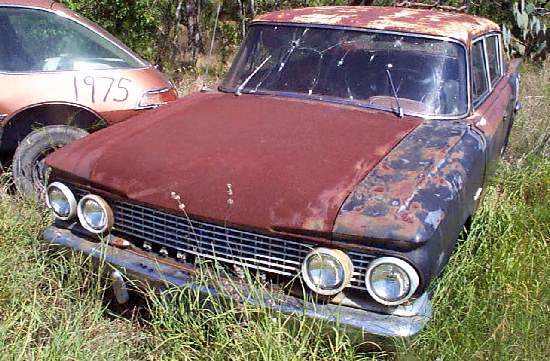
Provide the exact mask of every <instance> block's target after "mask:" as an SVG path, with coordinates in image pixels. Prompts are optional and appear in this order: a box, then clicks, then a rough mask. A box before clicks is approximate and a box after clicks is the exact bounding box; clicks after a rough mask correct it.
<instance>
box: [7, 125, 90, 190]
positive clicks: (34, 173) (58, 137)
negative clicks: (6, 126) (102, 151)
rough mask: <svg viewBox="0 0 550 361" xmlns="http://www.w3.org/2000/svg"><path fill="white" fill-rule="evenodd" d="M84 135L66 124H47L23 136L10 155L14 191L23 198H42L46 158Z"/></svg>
mask: <svg viewBox="0 0 550 361" xmlns="http://www.w3.org/2000/svg"><path fill="white" fill-rule="evenodd" d="M86 135H88V132H87V131H85V130H83V129H80V128H75V127H71V126H67V125H49V126H46V127H43V128H40V129H37V130H35V131H33V132H31V133H30V134H29V135H27V136H26V137H25V139H23V141H21V143H20V144H19V146H18V147H17V149H16V151H15V154H14V156H13V163H12V164H13V181H14V183H15V187H16V188H17V190H18V191H19V192H20V193H21V194H23V195H25V196H29V197H36V198H41V197H43V195H44V192H45V190H46V188H45V184H46V180H47V175H48V170H47V168H46V166H45V164H44V159H45V158H46V156H48V154H50V153H53V152H54V151H55V150H57V149H59V148H61V147H63V146H65V145H67V144H69V143H71V142H73V141H75V140H77V139H80V138H82V137H85V136H86Z"/></svg>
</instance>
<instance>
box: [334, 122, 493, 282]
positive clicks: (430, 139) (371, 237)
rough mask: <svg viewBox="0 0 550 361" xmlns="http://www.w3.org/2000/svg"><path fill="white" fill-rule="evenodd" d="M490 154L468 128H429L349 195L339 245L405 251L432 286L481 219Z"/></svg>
mask: <svg viewBox="0 0 550 361" xmlns="http://www.w3.org/2000/svg"><path fill="white" fill-rule="evenodd" d="M484 153H485V141H484V138H483V137H482V136H481V135H480V133H478V132H477V131H476V130H475V129H474V128H472V127H471V126H470V125H468V124H467V123H464V122H460V121H459V122H451V121H425V122H424V123H423V124H422V125H420V126H419V127H418V128H416V129H415V130H414V131H413V132H411V133H410V134H409V135H408V136H407V137H406V138H405V139H404V140H403V141H402V142H401V143H400V144H399V145H398V146H397V147H395V148H394V149H393V150H392V151H391V152H390V153H389V154H388V155H387V156H386V157H385V158H384V159H383V160H382V161H381V162H380V163H379V164H378V165H377V166H376V167H375V168H374V169H373V170H372V171H371V172H370V173H369V175H368V176H367V177H366V178H365V179H363V181H362V182H361V183H360V184H359V185H358V186H357V187H356V188H355V190H354V191H353V192H352V193H351V194H350V195H349V197H348V198H347V199H346V201H345V202H344V204H343V206H342V208H341V209H340V212H339V214H338V216H337V218H336V221H335V224H334V229H333V232H334V237H335V238H336V239H339V240H342V241H348V242H353V243H356V244H362V245H366V246H370V247H375V248H378V249H380V251H381V252H382V253H383V252H384V250H385V249H388V250H390V249H391V250H392V251H396V250H397V251H398V252H399V253H398V254H399V255H402V257H403V258H405V259H407V260H408V261H409V262H411V263H412V264H413V265H414V266H415V267H416V268H417V269H418V270H419V271H420V272H421V276H422V279H423V280H424V282H423V284H424V286H425V285H427V284H428V283H429V281H430V280H431V278H433V277H434V276H435V275H436V274H437V273H439V272H440V271H441V269H442V267H443V266H444V264H445V263H446V262H447V260H448V257H449V256H450V253H451V252H452V249H453V248H454V245H455V242H456V239H457V237H458V235H459V234H460V232H461V231H462V229H463V226H464V224H465V222H466V220H467V219H468V217H470V216H471V215H472V213H473V212H474V209H475V206H476V200H477V198H478V197H479V193H480V188H481V186H482V183H483V179H484V171H485V154H484ZM394 254H395V253H394Z"/></svg>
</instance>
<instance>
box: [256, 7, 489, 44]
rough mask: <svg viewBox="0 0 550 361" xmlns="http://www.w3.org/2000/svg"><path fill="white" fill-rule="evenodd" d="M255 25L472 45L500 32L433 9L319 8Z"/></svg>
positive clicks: (480, 22) (484, 22) (275, 15)
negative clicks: (375, 32) (357, 30)
mask: <svg viewBox="0 0 550 361" xmlns="http://www.w3.org/2000/svg"><path fill="white" fill-rule="evenodd" d="M253 22H256V23H257V22H276V23H297V24H314V25H332V26H345V27H354V28H364V29H374V30H386V31H397V32H408V33H416V34H422V35H431V36H441V37H448V38H453V39H456V40H459V41H461V42H462V43H464V44H466V45H469V44H470V43H471V42H472V40H473V39H474V38H476V37H477V36H479V35H483V34H485V33H488V32H493V31H500V28H499V27H498V25H497V24H495V23H494V22H492V21H491V20H488V19H485V18H482V17H478V16H473V15H467V14H463V13H459V12H450V11H442V10H432V9H415V8H405V7H383V6H319V7H310V8H301V9H292V10H281V11H275V12H271V13H267V14H263V15H260V16H258V17H256V18H255V19H254V21H253Z"/></svg>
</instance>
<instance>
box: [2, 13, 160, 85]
mask: <svg viewBox="0 0 550 361" xmlns="http://www.w3.org/2000/svg"><path fill="white" fill-rule="evenodd" d="M3 8H12V9H21V10H33V11H42V12H45V13H49V14H53V15H55V16H59V17H62V18H63V19H66V20H69V21H72V22H73V23H75V24H77V25H80V26H82V27H83V28H85V29H87V30H89V31H90V32H92V33H94V34H95V35H97V36H99V37H101V38H103V39H105V40H106V41H108V42H109V43H111V44H113V45H114V46H115V47H117V48H118V49H120V50H121V51H122V52H124V53H125V54H127V55H128V56H130V57H131V58H132V59H134V60H135V61H136V62H137V63H139V64H141V66H139V67H132V68H112V69H109V70H128V69H132V70H136V69H147V68H150V67H151V64H149V63H148V62H147V61H145V60H143V59H141V58H140V57H139V56H137V55H136V54H134V53H133V52H132V51H131V50H130V49H127V48H126V47H125V46H121V45H119V44H118V43H117V41H113V39H110V38H109V36H106V35H105V34H102V33H101V32H99V31H97V30H96V29H94V28H93V27H92V26H90V25H88V24H86V23H85V22H83V21H79V20H78V19H76V18H75V17H74V16H72V15H70V14H66V13H64V12H60V11H56V10H52V9H44V8H41V7H37V6H21V5H11V4H0V9H3ZM91 24H92V25H95V26H98V25H96V24H95V23H91ZM107 35H110V34H107ZM115 39H116V38H115ZM75 71H76V70H52V71H46V70H36V71H6V70H2V69H0V74H6V75H14V74H44V73H46V74H49V73H61V72H75Z"/></svg>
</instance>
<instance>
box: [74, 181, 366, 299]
mask: <svg viewBox="0 0 550 361" xmlns="http://www.w3.org/2000/svg"><path fill="white" fill-rule="evenodd" d="M71 188H72V190H73V192H74V193H75V196H76V197H77V198H78V199H80V198H81V197H83V196H84V195H86V194H88V192H87V191H85V190H83V189H79V188H75V187H71ZM108 201H109V204H110V205H111V207H112V209H113V213H114V216H115V224H114V230H115V231H117V232H118V233H121V234H122V235H124V236H128V237H130V238H137V239H139V240H141V241H148V242H151V243H152V244H155V245H158V246H164V247H168V248H171V249H174V250H177V251H181V252H184V253H187V254H191V255H195V256H198V257H200V258H204V259H211V260H216V261H219V262H222V263H227V264H235V265H239V266H243V267H248V268H251V269H257V270H260V271H264V272H270V273H275V274H279V275H283V276H290V277H293V276H296V275H297V274H298V273H299V272H300V268H301V266H302V261H303V260H304V258H305V257H306V255H307V254H308V253H309V252H310V251H311V250H312V249H313V248H315V247H316V245H314V244H305V243H302V242H296V241H291V240H288V239H284V238H278V237H272V236H267V235H263V234H259V233H253V232H248V231H243V230H239V229H236V228H230V227H224V226H221V225H216V224H212V223H206V222H201V221H197V220H194V219H189V218H187V217H184V216H176V215H173V214H170V213H167V212H163V211H160V210H157V209H154V208H149V207H145V206H142V205H138V204H134V203H130V202H127V201H123V200H118V199H110V200H108ZM347 253H348V255H349V256H350V258H351V260H352V262H353V265H354V274H353V277H352V281H351V285H350V287H352V288H357V289H361V290H365V281H364V277H365V272H366V268H367V266H368V264H369V262H370V261H371V260H372V259H373V258H374V256H371V255H367V254H363V253H358V252H347Z"/></svg>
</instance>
